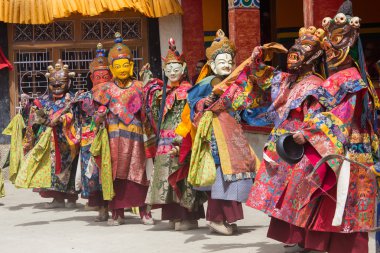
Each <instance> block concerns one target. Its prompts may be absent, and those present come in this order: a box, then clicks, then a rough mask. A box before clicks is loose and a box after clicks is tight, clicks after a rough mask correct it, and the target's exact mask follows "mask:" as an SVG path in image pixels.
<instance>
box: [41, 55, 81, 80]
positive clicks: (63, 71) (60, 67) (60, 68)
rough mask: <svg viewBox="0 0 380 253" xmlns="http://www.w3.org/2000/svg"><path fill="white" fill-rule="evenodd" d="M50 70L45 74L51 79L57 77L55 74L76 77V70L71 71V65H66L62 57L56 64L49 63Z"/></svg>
mask: <svg viewBox="0 0 380 253" xmlns="http://www.w3.org/2000/svg"><path fill="white" fill-rule="evenodd" d="M47 70H48V72H47V73H46V74H45V76H46V77H47V78H49V81H50V80H52V79H55V76H56V75H57V76H58V75H59V76H60V77H61V78H67V77H74V76H75V72H69V66H68V65H66V64H65V65H64V64H63V63H62V60H61V59H58V61H57V63H56V64H55V65H54V67H53V66H52V65H49V66H48V67H47Z"/></svg>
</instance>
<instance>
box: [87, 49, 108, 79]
mask: <svg viewBox="0 0 380 253" xmlns="http://www.w3.org/2000/svg"><path fill="white" fill-rule="evenodd" d="M96 48H97V50H96V56H95V58H94V59H93V60H92V62H91V63H90V72H91V73H94V71H95V70H109V69H110V68H109V64H108V60H107V58H106V57H105V55H106V50H104V49H103V44H102V43H98V45H97V46H96Z"/></svg>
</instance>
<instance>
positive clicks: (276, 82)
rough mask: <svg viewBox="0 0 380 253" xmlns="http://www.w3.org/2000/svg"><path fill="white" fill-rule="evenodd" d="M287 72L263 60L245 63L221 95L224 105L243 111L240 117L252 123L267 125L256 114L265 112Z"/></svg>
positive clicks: (277, 92) (275, 96)
mask: <svg viewBox="0 0 380 253" xmlns="http://www.w3.org/2000/svg"><path fill="white" fill-rule="evenodd" d="M288 76H289V74H287V73H285V72H281V71H277V70H276V69H275V68H273V67H271V66H268V65H265V64H264V63H263V62H261V63H258V64H254V63H252V64H251V65H247V66H246V67H245V68H244V69H243V71H242V72H241V73H240V74H239V75H238V77H237V79H236V81H235V82H234V83H233V84H232V85H231V86H230V87H229V88H228V89H227V90H226V92H225V93H224V94H223V95H222V97H221V100H222V101H223V103H224V105H225V107H227V108H232V109H233V110H235V111H243V113H242V118H243V119H244V120H245V121H246V122H247V123H249V124H252V125H256V124H259V125H267V124H269V123H270V122H267V121H265V120H263V119H261V118H258V117H257V116H258V115H261V114H262V113H265V112H266V111H267V110H268V108H269V106H270V101H274V100H275V99H276V98H277V97H278V95H279V90H280V89H281V83H284V80H286V78H288Z"/></svg>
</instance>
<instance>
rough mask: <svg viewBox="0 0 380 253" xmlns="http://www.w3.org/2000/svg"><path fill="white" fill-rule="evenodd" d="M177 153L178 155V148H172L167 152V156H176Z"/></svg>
mask: <svg viewBox="0 0 380 253" xmlns="http://www.w3.org/2000/svg"><path fill="white" fill-rule="evenodd" d="M178 153H179V147H178V146H175V147H173V148H172V149H171V150H170V151H169V152H168V154H169V155H178Z"/></svg>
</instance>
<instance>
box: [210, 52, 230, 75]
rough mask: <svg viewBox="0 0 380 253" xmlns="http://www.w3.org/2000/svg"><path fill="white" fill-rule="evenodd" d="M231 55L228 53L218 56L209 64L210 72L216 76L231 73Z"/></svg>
mask: <svg viewBox="0 0 380 253" xmlns="http://www.w3.org/2000/svg"><path fill="white" fill-rule="evenodd" d="M232 63H233V62H232V55H231V54H228V53H223V54H218V55H217V56H216V58H215V60H214V61H212V62H211V63H210V67H211V70H212V72H214V74H216V75H218V76H228V75H229V74H231V72H232Z"/></svg>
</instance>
